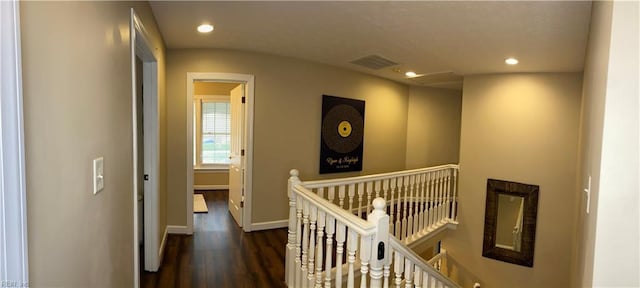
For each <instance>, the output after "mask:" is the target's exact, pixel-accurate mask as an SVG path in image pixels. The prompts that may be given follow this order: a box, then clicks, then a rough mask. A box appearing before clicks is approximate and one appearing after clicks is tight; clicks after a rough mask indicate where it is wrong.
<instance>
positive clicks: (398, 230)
mask: <svg viewBox="0 0 640 288" xmlns="http://www.w3.org/2000/svg"><path fill="white" fill-rule="evenodd" d="M398 182H400V183H398ZM400 186H402V178H391V187H392V189H393V191H394V192H395V191H398V203H397V205H396V209H397V211H396V223H395V227H394V228H395V234H394V235H395V236H396V238H398V239H400V240H402V238H401V237H400V234H401V232H402V225H401V223H402V222H400V221H401V220H402V218H400V210H401V208H402V189H400V188H399V187H400Z"/></svg>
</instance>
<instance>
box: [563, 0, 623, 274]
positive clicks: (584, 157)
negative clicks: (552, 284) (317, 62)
mask: <svg viewBox="0 0 640 288" xmlns="http://www.w3.org/2000/svg"><path fill="white" fill-rule="evenodd" d="M612 8H613V4H612V2H608V1H598V2H594V3H593V7H592V9H591V27H590V31H589V42H588V46H587V53H586V58H585V64H584V65H585V67H584V79H583V84H582V111H581V134H580V159H579V166H580V167H579V173H578V185H577V189H576V190H578V191H577V192H576V193H580V194H582V193H583V192H582V189H583V188H585V187H586V186H587V182H588V176H589V175H591V207H592V212H591V213H590V214H586V213H585V212H586V207H587V201H586V200H587V199H586V197H584V196H582V195H581V196H582V197H580V198H579V199H580V201H579V206H578V208H579V209H578V211H577V214H576V215H577V217H578V219H579V220H578V226H577V232H578V233H576V246H575V249H576V251H577V253H576V255H577V257H576V258H575V259H574V271H572V272H573V273H574V274H573V277H572V279H573V280H574V283H573V284H574V285H573V287H591V286H593V282H592V281H593V257H594V247H595V235H596V219H597V209H593V208H594V207H597V206H598V194H599V186H600V157H601V153H602V129H603V122H604V121H603V119H604V102H605V95H606V88H607V73H608V67H607V66H608V64H609V46H610V43H611V15H612ZM576 273H577V274H576Z"/></svg>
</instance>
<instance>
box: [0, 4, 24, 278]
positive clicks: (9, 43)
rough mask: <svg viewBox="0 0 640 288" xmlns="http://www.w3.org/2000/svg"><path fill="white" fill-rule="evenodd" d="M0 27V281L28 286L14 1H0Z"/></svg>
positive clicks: (17, 11) (17, 7) (19, 65)
mask: <svg viewBox="0 0 640 288" xmlns="http://www.w3.org/2000/svg"><path fill="white" fill-rule="evenodd" d="M0 24H1V26H2V28H3V29H2V30H1V31H0V34H1V36H2V43H1V45H2V49H0V52H1V53H2V54H0V63H2V65H1V66H0V91H1V93H0V255H1V256H0V280H3V281H9V282H8V283H10V284H11V283H14V284H20V285H28V283H29V264H28V260H29V257H28V253H27V252H28V251H27V250H28V249H27V248H28V242H27V212H26V210H27V198H26V186H25V168H24V167H25V166H24V165H25V161H24V126H23V118H22V113H23V110H22V60H21V59H22V55H21V51H20V49H21V47H20V5H19V4H18V2H17V1H16V0H12V1H0ZM5 32H8V33H6V34H5Z"/></svg>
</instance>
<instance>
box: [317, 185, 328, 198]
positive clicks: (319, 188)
mask: <svg viewBox="0 0 640 288" xmlns="http://www.w3.org/2000/svg"><path fill="white" fill-rule="evenodd" d="M316 194H318V196H320V197H321V198H323V199H326V198H324V187H318V188H316Z"/></svg>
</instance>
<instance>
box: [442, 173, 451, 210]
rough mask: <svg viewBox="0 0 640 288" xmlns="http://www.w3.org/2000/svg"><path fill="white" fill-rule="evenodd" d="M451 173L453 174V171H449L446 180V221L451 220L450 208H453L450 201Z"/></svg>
mask: <svg viewBox="0 0 640 288" xmlns="http://www.w3.org/2000/svg"><path fill="white" fill-rule="evenodd" d="M450 173H451V170H447V174H446V175H447V178H446V180H445V184H446V188H445V191H446V192H447V193H446V195H445V202H444V203H445V204H444V210H445V212H444V215H445V216H444V217H445V218H446V219H450V218H451V215H450V214H449V213H451V208H450V207H451V206H450V205H451V202H450V200H451V174H450Z"/></svg>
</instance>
